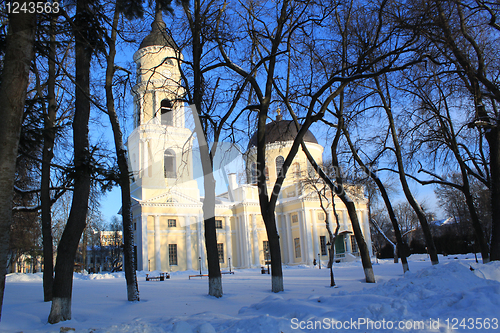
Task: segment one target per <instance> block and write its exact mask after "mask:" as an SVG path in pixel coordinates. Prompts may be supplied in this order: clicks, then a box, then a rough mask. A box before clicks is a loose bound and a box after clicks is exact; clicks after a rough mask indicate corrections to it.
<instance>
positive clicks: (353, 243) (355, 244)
mask: <svg viewBox="0 0 500 333" xmlns="http://www.w3.org/2000/svg"><path fill="white" fill-rule="evenodd" d="M351 252H352V253H358V252H359V249H358V242H356V237H355V236H354V235H351Z"/></svg>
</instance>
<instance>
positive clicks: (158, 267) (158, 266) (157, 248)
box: [151, 215, 161, 271]
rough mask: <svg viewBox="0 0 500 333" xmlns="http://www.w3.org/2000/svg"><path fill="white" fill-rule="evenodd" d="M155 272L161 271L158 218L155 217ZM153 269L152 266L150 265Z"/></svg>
mask: <svg viewBox="0 0 500 333" xmlns="http://www.w3.org/2000/svg"><path fill="white" fill-rule="evenodd" d="M154 239H155V266H154V267H155V270H158V271H161V253H160V244H161V242H160V216H159V215H155V233H154ZM151 268H153V265H151Z"/></svg>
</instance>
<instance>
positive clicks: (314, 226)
mask: <svg viewBox="0 0 500 333" xmlns="http://www.w3.org/2000/svg"><path fill="white" fill-rule="evenodd" d="M317 217H318V211H316V210H314V209H312V210H311V222H312V229H313V244H314V258H316V256H317V255H318V253H319V254H320V255H321V253H320V251H321V249H320V247H319V237H318V224H317V221H316V219H317ZM319 258H320V259H321V257H319Z"/></svg>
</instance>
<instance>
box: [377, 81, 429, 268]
mask: <svg viewBox="0 0 500 333" xmlns="http://www.w3.org/2000/svg"><path fill="white" fill-rule="evenodd" d="M375 83H376V85H377V89H378V94H379V96H380V98H381V100H382V103H383V105H384V109H385V112H386V114H387V119H388V121H389V129H390V131H391V136H392V142H393V144H394V152H395V155H396V162H397V165H398V174H399V180H400V182H401V187H402V188H403V192H404V195H405V197H406V200H408V203H409V204H410V206H411V207H412V208H413V210H414V211H415V213H416V214H417V217H418V220H419V222H420V226H421V227H422V231H423V233H424V238H425V243H426V245H427V251H428V253H429V256H430V258H431V263H432V264H433V265H437V264H439V259H438V256H437V251H436V246H435V245H434V240H433V239H432V233H431V228H430V227H429V223H428V221H427V217H426V216H425V213H424V211H423V210H422V207H420V205H419V203H418V202H417V200H416V199H415V197H413V194H412V193H411V191H410V187H409V185H408V182H407V180H406V173H405V168H404V165H403V156H402V153H401V146H400V145H399V139H398V135H397V132H396V125H395V123H394V118H393V115H392V111H391V106H390V104H389V103H388V101H387V100H386V98H385V96H384V95H383V93H382V89H381V86H380V81H379V79H378V78H375Z"/></svg>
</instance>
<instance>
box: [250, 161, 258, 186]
mask: <svg viewBox="0 0 500 333" xmlns="http://www.w3.org/2000/svg"><path fill="white" fill-rule="evenodd" d="M250 184H257V163H255V162H252V164H251V165H250Z"/></svg>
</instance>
